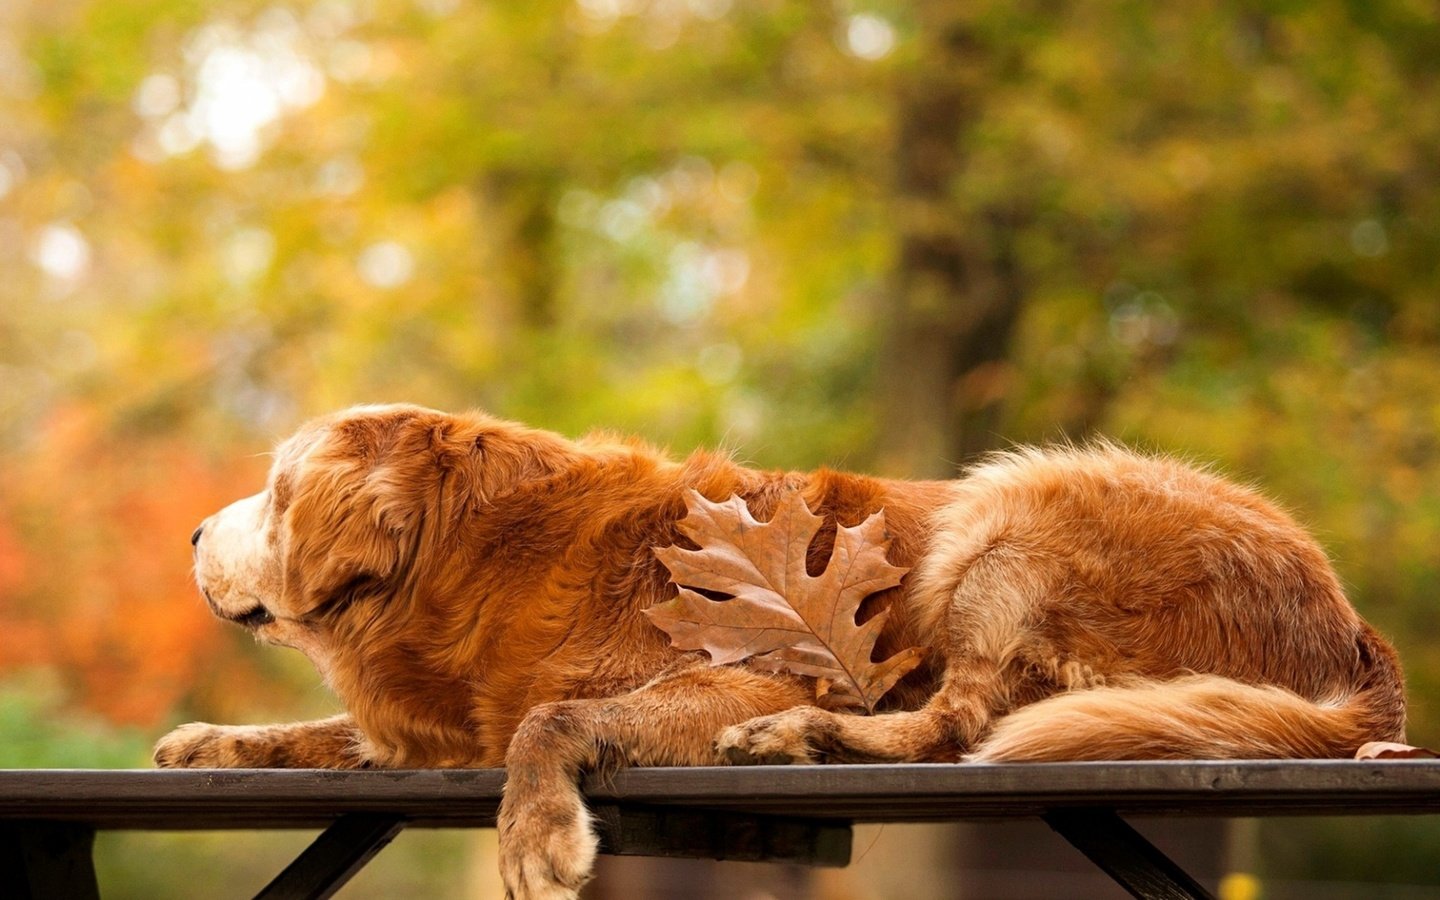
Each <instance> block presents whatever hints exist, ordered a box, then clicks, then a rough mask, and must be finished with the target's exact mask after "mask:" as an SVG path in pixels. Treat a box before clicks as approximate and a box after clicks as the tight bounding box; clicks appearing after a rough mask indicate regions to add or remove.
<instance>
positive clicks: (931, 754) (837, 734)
mask: <svg viewBox="0 0 1440 900" xmlns="http://www.w3.org/2000/svg"><path fill="white" fill-rule="evenodd" d="M1062 574H1063V572H1062V570H1061V568H1060V567H1059V566H1058V565H1057V563H1056V562H1055V561H1054V560H1045V559H1043V558H1037V557H1036V556H1035V555H1034V554H1032V553H1029V552H1026V551H1024V550H1021V549H1017V548H1014V547H1009V546H1006V545H1003V544H1001V545H997V546H995V547H993V548H992V549H990V550H988V551H986V552H985V553H984V554H982V555H980V556H979V557H978V558H977V559H975V560H974V562H972V563H971V564H970V565H969V566H968V567H966V569H965V571H964V573H963V575H961V576H960V578H959V580H958V583H957V584H955V585H954V587H953V589H952V590H951V591H950V592H949V598H948V601H947V600H943V599H942V600H941V601H940V602H944V603H948V608H947V609H946V611H945V614H944V616H943V617H942V618H941V621H940V629H939V634H940V637H939V639H938V640H937V641H936V646H934V647H932V651H931V652H935V653H941V654H944V656H945V666H944V672H943V676H942V679H941V684H940V688H939V690H937V691H936V692H935V694H934V695H932V696H931V698H930V699H929V701H928V702H927V703H926V704H925V705H924V706H923V707H921V708H920V709H917V710H911V711H906V712H894V713H885V714H882V715H876V716H862V715H854V714H849V713H835V712H830V711H828V710H823V709H819V708H817V707H814V706H802V707H796V708H794V709H788V710H785V711H783V712H779V713H774V714H772V715H767V716H761V717H759V718H755V719H751V720H750V721H748V722H743V723H741V724H739V725H735V726H732V727H729V728H726V729H725V730H724V731H722V732H721V733H720V734H719V736H718V738H717V740H716V746H717V748H718V749H719V750H720V751H721V753H723V754H724V755H725V757H726V758H727V759H728V760H729V761H730V762H732V763H776V762H939V761H949V760H958V759H959V758H960V757H961V756H963V755H964V754H965V753H966V752H968V751H969V749H970V748H972V747H974V746H975V745H976V744H977V743H978V742H979V741H980V739H981V738H982V737H984V735H985V734H986V732H987V731H988V730H989V728H990V723H991V722H992V721H993V720H994V719H995V718H996V717H997V716H1000V715H1003V714H1005V713H1006V712H1007V711H1009V709H1010V708H1011V707H1012V706H1013V705H1015V704H1016V703H1017V702H1023V701H1024V700H1029V699H1034V690H1035V685H1034V684H1033V683H1032V682H1034V681H1035V679H1036V677H1037V675H1038V673H1039V672H1040V671H1041V670H1043V668H1044V666H1043V664H1042V665H1040V666H1037V665H1036V663H1037V659H1038V658H1041V657H1044V656H1045V655H1047V654H1045V653H1044V652H1043V650H1042V644H1043V639H1042V638H1041V637H1040V635H1039V633H1038V629H1037V628H1036V625H1037V624H1038V620H1039V618H1040V613H1041V610H1042V609H1043V608H1044V607H1045V606H1046V605H1047V601H1048V600H1050V599H1051V598H1052V597H1053V595H1054V592H1055V591H1056V589H1057V588H1058V585H1059V583H1060V577H1061V575H1062Z"/></svg>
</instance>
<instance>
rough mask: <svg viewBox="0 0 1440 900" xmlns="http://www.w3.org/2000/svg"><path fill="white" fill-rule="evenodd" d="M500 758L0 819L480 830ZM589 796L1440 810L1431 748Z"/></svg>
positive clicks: (954, 813) (116, 800) (629, 790)
mask: <svg viewBox="0 0 1440 900" xmlns="http://www.w3.org/2000/svg"><path fill="white" fill-rule="evenodd" d="M504 783H505V773H504V770H501V769H473V770H390V771H384V770H381V771H376V770H364V771H318V770H283V769H271V770H255V769H234V770H221V769H188V770H187V769H171V770H158V771H157V770H115V771H92V770H83V771H81V770H0V821H4V820H16V819H28V820H37V819H45V820H51V821H65V822H81V823H85V824H88V825H90V826H92V827H95V828H100V829H152V830H153V829H163V830H186V829H225V828H307V827H311V828H320V827H324V826H326V825H328V824H329V823H330V822H332V821H334V819H335V818H336V817H337V816H340V815H343V814H345V813H352V812H367V813H386V814H391V815H399V816H404V817H406V818H407V819H408V820H409V825H410V826H419V827H490V826H493V825H494V823H495V813H496V811H497V809H498V807H499V803H500V796H501V790H502V788H503V786H504ZM584 789H585V792H586V794H587V796H588V797H589V799H590V801H591V802H592V804H613V805H617V806H622V807H631V806H633V807H659V808H675V807H680V808H685V809H690V810H699V811H728V812H734V813H743V814H751V815H773V816H780V817H785V818H792V819H806V820H827V821H840V822H847V823H848V822H924V821H962V820H981V819H988V818H1029V817H1036V816H1043V815H1044V814H1045V813H1046V812H1048V811H1050V810H1052V809H1057V808H1075V807H1095V808H1105V809H1113V810H1115V811H1117V812H1119V813H1121V814H1125V815H1160V816H1170V815H1187V816H1246V817H1249V816H1288V815H1345V816H1351V815H1377V814H1403V813H1432V814H1433V813H1437V812H1440V760H1386V761H1380V762H1377V761H1353V760H1298V761H1296V760H1283V761H1260V762H1134V763H1044V764H1029V765H861V766H850V765H846V766H838V765H837V766H752V767H715V768H690V769H674V768H671V769H665V768H657V769H630V770H627V771H623V772H620V773H618V774H614V775H610V776H608V777H607V778H605V779H603V780H598V779H592V780H588V781H586V782H585V784H584Z"/></svg>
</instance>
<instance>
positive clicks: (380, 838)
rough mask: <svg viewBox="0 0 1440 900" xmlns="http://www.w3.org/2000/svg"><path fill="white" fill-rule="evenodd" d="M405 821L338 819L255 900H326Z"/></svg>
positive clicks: (387, 817)
mask: <svg viewBox="0 0 1440 900" xmlns="http://www.w3.org/2000/svg"><path fill="white" fill-rule="evenodd" d="M403 827H405V820H404V819H403V818H402V817H400V816H390V815H372V814H369V813H351V814H349V815H344V816H341V817H340V818H338V819H336V820H335V823H334V824H333V825H331V826H330V827H329V828H327V829H325V830H324V831H322V832H321V833H320V836H319V837H317V838H316V839H315V842H314V843H313V844H311V845H310V846H309V847H306V848H305V851H304V852H303V853H301V854H300V855H299V856H298V857H296V859H295V861H294V862H292V863H291V864H290V865H288V866H286V867H285V871H283V872H281V873H280V874H279V875H276V876H275V880H274V881H272V882H270V884H268V885H266V887H265V889H264V890H263V891H261V892H260V893H258V894H256V895H255V897H256V900H325V898H327V897H330V896H332V895H333V894H334V893H335V892H336V891H338V890H340V888H341V887H343V886H344V885H345V882H347V881H349V880H350V879H351V878H352V877H354V875H355V873H356V872H358V871H360V869H361V868H362V867H363V866H364V865H365V864H366V863H367V862H369V861H370V860H371V859H372V858H374V856H375V854H377V853H379V852H380V851H381V850H383V849H385V845H386V844H388V843H390V841H391V839H393V838H394V837H395V835H397V834H399V833H400V829H401V828H403Z"/></svg>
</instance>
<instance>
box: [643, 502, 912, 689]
mask: <svg viewBox="0 0 1440 900" xmlns="http://www.w3.org/2000/svg"><path fill="white" fill-rule="evenodd" d="M687 502H688V506H689V513H688V514H687V515H686V517H685V518H684V519H682V520H681V521H680V523H679V527H680V530H681V531H682V532H683V533H684V534H685V535H686V536H687V537H689V538H690V539H691V540H693V541H694V542H695V543H696V544H698V545H699V547H700V549H699V550H686V549H684V548H681V547H673V546H672V547H662V548H659V549H657V550H656V551H655V555H656V556H657V557H658V558H659V559H660V561H661V562H663V563H664V564H665V565H666V567H667V568H669V569H670V574H671V576H672V579H673V580H674V582H675V584H676V585H677V586H679V587H680V593H679V595H678V596H677V597H675V599H673V600H669V601H666V602H665V603H659V604H656V605H655V606H653V607H651V608H650V609H648V610H646V611H645V612H646V615H648V616H649V617H650V621H652V622H654V623H655V625H656V626H658V627H659V628H661V629H663V630H664V631H665V632H666V633H667V634H669V635H670V638H671V641H672V642H673V643H674V645H675V646H676V647H679V648H680V649H682V650H704V651H705V652H707V653H708V654H709V655H710V662H711V664H712V665H717V666H718V665H724V664H726V663H732V662H739V661H740V660H743V659H750V660H751V664H752V665H754V666H755V667H757V668H760V669H765V670H768V671H782V670H783V671H787V672H792V673H795V674H798V675H808V676H811V677H813V678H816V679H817V684H818V685H821V686H822V687H820V689H819V690H820V693H819V696H818V702H819V703H820V705H821V706H824V707H826V708H830V709H837V708H863V709H865V710H867V711H870V712H873V711H874V710H875V704H876V702H877V701H878V700H879V699H880V698H881V697H882V696H883V695H884V694H885V692H886V691H888V690H890V688H892V687H894V685H895V683H896V682H897V681H899V680H900V679H901V678H902V677H904V675H905V674H906V673H907V672H909V671H910V670H912V669H914V668H915V667H916V666H918V665H919V664H920V661H921V659H922V658H923V657H924V652H923V651H922V650H920V649H918V648H911V649H908V650H902V651H900V652H899V653H896V654H895V655H894V656H891V657H890V658H889V659H885V660H882V661H880V662H878V663H877V662H872V661H871V659H870V654H871V653H872V652H874V649H875V641H876V640H877V639H878V638H879V636H880V631H881V629H882V628H883V627H884V625H885V620H886V619H887V618H888V617H889V610H885V611H884V612H881V613H880V614H879V615H876V616H874V617H872V618H871V619H870V620H869V621H867V622H866V623H865V624H863V625H857V624H856V623H855V616H856V613H857V612H858V611H859V608H860V603H861V601H863V600H864V599H865V598H866V597H868V596H870V595H871V594H874V593H876V592H877V591H882V590H886V589H887V588H892V587H895V586H896V585H898V584H899V583H900V578H901V577H902V576H903V575H904V574H905V573H906V571H908V570H907V569H903V568H900V567H898V566H892V565H891V564H890V563H889V562H887V561H886V559H885V552H886V550H887V549H888V548H889V543H890V542H889V539H888V538H887V537H886V536H885V514H884V512H883V511H882V512H878V513H876V514H875V515H873V516H871V517H870V518H868V519H866V520H865V521H864V522H861V523H860V524H859V525H856V526H853V527H850V528H845V527H837V528H836V533H835V549H834V551H833V552H832V554H831V557H830V561H829V563H828V564H827V565H826V567H825V571H824V572H822V573H821V574H819V575H815V576H812V575H810V574H809V573H808V572H807V571H806V570H805V560H806V554H807V551H808V549H809V547H810V541H811V539H812V538H814V536H815V532H816V531H818V530H819V528H820V523H821V522H822V521H823V519H822V518H821V517H820V516H817V515H815V514H813V513H811V512H810V510H809V509H807V508H806V506H805V500H804V498H802V497H801V496H800V494H799V492H798V491H791V492H789V493H788V494H786V495H785V497H784V498H783V499H782V500H781V502H780V504H779V506H778V507H777V508H776V510H775V515H774V516H772V517H771V519H770V521H768V522H758V521H756V520H755V518H754V517H752V516H751V515H750V510H749V509H748V508H746V506H745V502H744V501H743V500H742V499H741V498H739V497H731V498H730V499H729V500H726V501H724V502H723V503H712V502H710V501H709V500H706V499H705V498H704V497H703V496H701V495H700V494H699V493H698V492H696V491H691V492H690V495H689V497H688V498H687ZM692 588H694V589H697V590H703V591H708V592H712V593H719V594H724V595H727V596H728V597H729V598H730V599H726V600H711V599H708V598H707V597H705V596H703V595H701V594H699V593H697V590H691V589H692Z"/></svg>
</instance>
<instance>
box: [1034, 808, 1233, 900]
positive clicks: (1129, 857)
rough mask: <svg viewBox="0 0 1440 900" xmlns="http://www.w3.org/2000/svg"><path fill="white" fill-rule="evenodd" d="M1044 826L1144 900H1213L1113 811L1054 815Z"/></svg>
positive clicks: (1057, 812)
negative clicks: (1051, 829)
mask: <svg viewBox="0 0 1440 900" xmlns="http://www.w3.org/2000/svg"><path fill="white" fill-rule="evenodd" d="M1045 823H1046V824H1047V825H1049V826H1050V827H1051V828H1053V829H1055V831H1056V832H1058V833H1059V834H1060V836H1061V837H1063V838H1064V839H1065V840H1067V841H1069V842H1070V843H1071V844H1073V845H1074V846H1075V849H1077V850H1079V851H1080V852H1081V853H1083V854H1085V855H1086V856H1088V857H1089V858H1090V861H1091V862H1093V863H1094V864H1095V865H1097V866H1099V867H1100V868H1101V869H1103V870H1104V871H1105V874H1107V875H1109V876H1110V877H1111V878H1113V879H1115V880H1116V881H1117V882H1118V883H1119V884H1120V886H1121V887H1123V888H1125V890H1127V891H1129V892H1130V894H1131V896H1134V897H1138V898H1140V900H1212V897H1211V894H1210V892H1209V891H1207V890H1205V888H1203V887H1201V886H1200V883H1199V882H1198V881H1196V880H1195V879H1194V878H1191V877H1190V875H1189V874H1187V873H1186V872H1185V870H1184V869H1182V868H1180V867H1179V866H1177V865H1176V864H1175V862H1174V860H1172V859H1170V857H1168V856H1166V855H1165V854H1164V853H1161V852H1160V850H1159V848H1157V847H1156V846H1155V845H1154V844H1152V843H1150V842H1149V841H1147V840H1145V837H1144V836H1143V835H1142V834H1140V832H1138V831H1136V830H1135V829H1134V828H1131V827H1130V825H1129V824H1128V823H1127V822H1126V821H1125V820H1124V819H1122V818H1120V817H1119V816H1118V815H1116V814H1115V812H1114V811H1113V810H1109V809H1052V810H1050V811H1049V812H1047V813H1046V814H1045Z"/></svg>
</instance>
